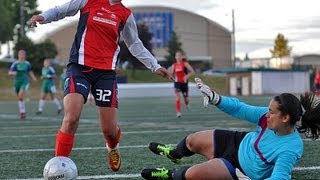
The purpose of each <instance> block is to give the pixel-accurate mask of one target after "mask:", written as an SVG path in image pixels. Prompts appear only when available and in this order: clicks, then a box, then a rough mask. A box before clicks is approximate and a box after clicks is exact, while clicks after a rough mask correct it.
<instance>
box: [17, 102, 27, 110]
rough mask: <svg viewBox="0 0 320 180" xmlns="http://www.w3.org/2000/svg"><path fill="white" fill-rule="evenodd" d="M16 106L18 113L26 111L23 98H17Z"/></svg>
mask: <svg viewBox="0 0 320 180" xmlns="http://www.w3.org/2000/svg"><path fill="white" fill-rule="evenodd" d="M18 106H19V112H20V113H25V112H26V107H25V103H24V100H19V101H18Z"/></svg>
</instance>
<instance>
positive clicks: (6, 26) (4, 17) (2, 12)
mask: <svg viewBox="0 0 320 180" xmlns="http://www.w3.org/2000/svg"><path fill="white" fill-rule="evenodd" d="M9 4H11V3H10V2H9V1H8V0H1V1H0V17H1V18H0V24H1V26H0V46H1V44H4V43H6V42H8V41H10V40H12V37H13V27H14V25H13V21H12V12H11V11H10V9H8V8H7V7H8V6H9ZM0 54H1V52H0Z"/></svg>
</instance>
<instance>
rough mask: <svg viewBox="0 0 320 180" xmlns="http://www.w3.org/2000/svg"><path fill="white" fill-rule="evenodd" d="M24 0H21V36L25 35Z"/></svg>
mask: <svg viewBox="0 0 320 180" xmlns="http://www.w3.org/2000/svg"><path fill="white" fill-rule="evenodd" d="M24 19H25V17H24V0H20V37H23V36H24V25H25V21H24Z"/></svg>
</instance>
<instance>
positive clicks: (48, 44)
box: [14, 36, 58, 74]
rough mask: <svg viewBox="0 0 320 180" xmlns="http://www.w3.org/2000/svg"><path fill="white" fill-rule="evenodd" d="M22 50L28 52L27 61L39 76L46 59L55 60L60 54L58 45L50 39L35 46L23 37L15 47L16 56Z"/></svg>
mask: <svg viewBox="0 0 320 180" xmlns="http://www.w3.org/2000/svg"><path fill="white" fill-rule="evenodd" d="M20 49H24V50H25V51H26V52H27V60H28V61H30V63H31V64H32V69H33V70H34V72H35V73H38V74H39V73H40V71H41V68H42V66H43V60H44V59H45V58H50V59H52V58H55V57H56V56H57V54H58V50H57V47H56V45H55V44H54V43H53V42H52V41H51V40H49V39H46V40H45V41H43V42H41V43H38V44H34V43H33V42H32V41H31V40H30V39H29V38H28V37H26V36H25V37H21V38H19V39H18V42H17V43H16V46H15V47H14V54H17V52H18V51H19V50H20Z"/></svg>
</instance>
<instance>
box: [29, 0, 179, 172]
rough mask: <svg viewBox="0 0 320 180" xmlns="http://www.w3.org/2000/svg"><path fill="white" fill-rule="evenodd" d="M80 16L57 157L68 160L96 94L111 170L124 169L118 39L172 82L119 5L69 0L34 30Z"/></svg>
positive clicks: (38, 18) (117, 1) (113, 0)
mask: <svg viewBox="0 0 320 180" xmlns="http://www.w3.org/2000/svg"><path fill="white" fill-rule="evenodd" d="M78 11H80V19H79V23H78V28H77V32H76V35H75V39H74V42H73V45H72V48H71V51H70V59H69V63H68V65H67V78H66V81H65V88H64V94H65V97H64V112H65V114H64V118H63V123H62V126H61V128H60V130H59V132H58V133H57V137H56V152H55V155H56V156H69V154H70V153H71V150H72V147H73V143H74V134H75V133H76V130H77V127H78V123H79V119H80V114H81V110H82V107H83V104H84V103H85V102H86V100H87V97H88V93H89V92H90V90H91V92H92V94H93V96H94V98H95V102H96V105H97V106H98V107H99V116H100V126H101V131H102V132H103V135H104V139H105V141H106V146H107V149H108V159H109V167H110V169H111V170H113V171H117V170H119V168H120V165H121V157H120V153H119V150H118V145H119V141H120V135H121V130H120V127H119V125H118V124H117V118H118V97H117V96H118V94H117V92H118V86H117V82H116V72H115V68H116V65H117V60H118V54H119V51H120V47H119V45H118V41H119V39H120V36H121V37H122V38H123V40H124V42H125V43H126V45H127V46H128V49H129V50H130V52H131V53H132V55H134V56H135V57H136V58H137V59H139V60H140V61H141V62H142V63H143V64H144V65H145V66H146V67H147V68H149V69H150V70H151V71H153V72H155V73H156V74H158V75H160V76H162V77H165V78H168V79H171V80H173V78H172V76H171V74H170V73H169V72H168V71H167V70H166V69H165V68H163V67H161V66H160V65H159V64H158V62H157V60H156V59H155V58H154V57H153V56H152V54H151V53H150V52H149V51H148V50H147V49H146V48H145V47H144V46H143V44H142V42H141V40H140V39H139V37H138V33H137V27H136V23H135V20H134V17H133V14H132V12H131V10H130V9H128V8H126V7H125V6H124V5H123V4H122V3H121V0H71V1H69V2H67V3H65V4H63V5H60V6H56V7H54V8H52V9H49V10H47V11H45V12H43V13H42V14H40V15H35V16H33V17H32V18H31V27H35V26H36V25H37V23H39V24H46V23H50V22H52V21H58V20H60V19H63V18H64V17H66V16H73V15H75V14H77V12H78Z"/></svg>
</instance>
